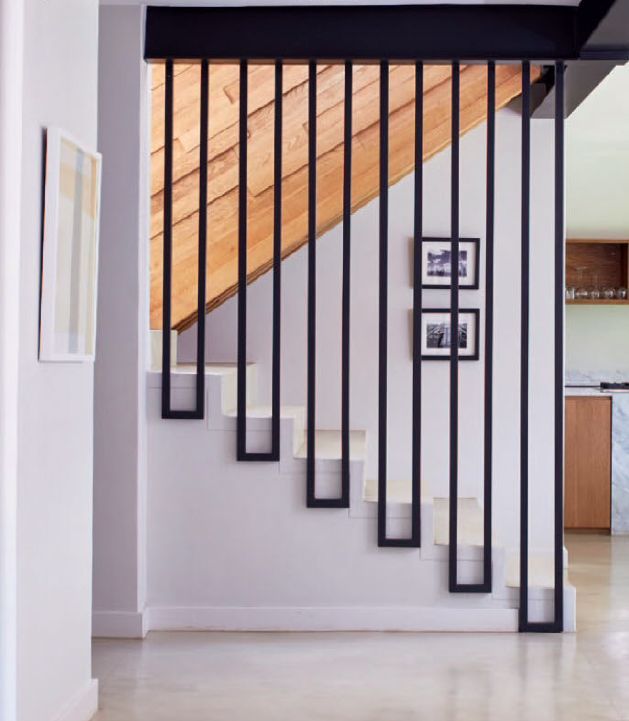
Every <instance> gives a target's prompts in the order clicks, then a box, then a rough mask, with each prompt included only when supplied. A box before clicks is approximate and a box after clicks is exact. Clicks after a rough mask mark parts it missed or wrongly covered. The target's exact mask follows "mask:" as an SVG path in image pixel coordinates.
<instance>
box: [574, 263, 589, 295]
mask: <svg viewBox="0 0 629 721" xmlns="http://www.w3.org/2000/svg"><path fill="white" fill-rule="evenodd" d="M576 270H577V287H576V289H575V291H574V297H575V299H576V300H587V299H588V298H589V297H590V291H589V290H588V288H587V286H586V284H585V280H584V273H583V271H584V270H585V267H581V268H577V269H576Z"/></svg>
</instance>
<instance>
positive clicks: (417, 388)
mask: <svg viewBox="0 0 629 721" xmlns="http://www.w3.org/2000/svg"><path fill="white" fill-rule="evenodd" d="M423 170H424V64H423V63H422V62H417V63H416V64H415V217H414V236H415V240H414V244H413V245H414V252H413V422H412V433H413V441H412V443H413V445H412V454H413V456H412V464H413V470H412V483H413V491H412V514H413V518H412V530H411V538H412V541H413V545H414V546H417V547H419V546H421V468H422V459H421V453H422V438H421V434H422V360H421V358H422V352H421V335H422V300H423V299H422V261H423V257H422V235H423V201H424V172H423Z"/></svg>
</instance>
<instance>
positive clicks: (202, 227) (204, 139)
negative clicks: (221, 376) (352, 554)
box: [196, 60, 210, 418]
mask: <svg viewBox="0 0 629 721" xmlns="http://www.w3.org/2000/svg"><path fill="white" fill-rule="evenodd" d="M209 92H210V87H209V66H208V61H207V60H202V61H201V113H200V115H201V117H200V125H201V129H200V133H199V268H198V278H197V293H198V296H197V407H196V412H197V413H196V415H197V418H203V415H204V407H205V291H206V259H207V153H208V147H207V143H208V115H209Z"/></svg>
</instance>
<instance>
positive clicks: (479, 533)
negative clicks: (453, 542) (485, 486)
mask: <svg viewBox="0 0 629 721" xmlns="http://www.w3.org/2000/svg"><path fill="white" fill-rule="evenodd" d="M433 507H434V528H435V544H436V545H437V546H447V545H449V543H450V499H449V498H435V499H433ZM457 511H458V513H457V517H458V523H457V530H458V534H457V538H458V543H459V546H482V545H483V509H482V508H481V505H480V503H479V501H478V498H459V499H458V504H457Z"/></svg>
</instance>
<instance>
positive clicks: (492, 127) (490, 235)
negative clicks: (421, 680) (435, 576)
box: [449, 61, 496, 593]
mask: <svg viewBox="0 0 629 721" xmlns="http://www.w3.org/2000/svg"><path fill="white" fill-rule="evenodd" d="M455 66H457V67H456V68H455ZM455 66H454V65H453V76H452V77H453V80H452V93H453V97H452V133H453V135H452V198H453V204H452V243H453V248H452V273H451V275H452V285H451V289H452V294H453V295H452V304H451V305H452V315H454V311H455V310H456V313H457V315H458V312H459V298H458V290H459V274H458V260H457V258H458V248H457V250H456V251H455V248H454V245H455V244H456V245H457V246H458V244H459V185H460V183H459V181H460V172H459V142H458V138H459V130H460V124H459V117H458V116H459V109H460V101H459V97H458V96H459V91H460V68H459V67H458V63H456V64H455ZM455 132H456V134H455ZM495 145H496V65H495V63H494V62H493V61H489V62H488V63H487V203H486V217H485V223H486V225H485V240H486V252H485V258H486V263H487V266H486V268H487V269H486V273H485V380H484V385H485V402H484V411H485V428H484V476H483V488H484V514H483V579H482V581H481V582H480V583H459V582H458V580H457V558H458V553H457V543H458V527H457V520H458V512H457V510H458V509H457V504H456V503H453V499H454V500H455V501H458V371H457V370H455V369H454V368H453V364H452V360H455V362H458V354H457V356H455V355H454V350H453V349H454V345H453V342H454V338H455V334H454V332H452V334H451V343H450V351H451V352H450V361H451V364H450V372H451V375H450V403H451V405H450V464H451V465H450V547H449V581H450V591H451V592H452V593H491V589H492V568H491V563H492V546H491V528H492V438H493V422H492V417H493V332H494V328H493V323H494V207H495V192H494V191H495V154H496V148H495ZM455 288H456V293H455ZM455 327H456V328H457V333H456V340H457V341H458V323H457V324H455V323H454V321H452V323H451V328H452V329H454V328H455ZM477 337H478V336H477ZM457 345H458V343H457Z"/></svg>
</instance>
